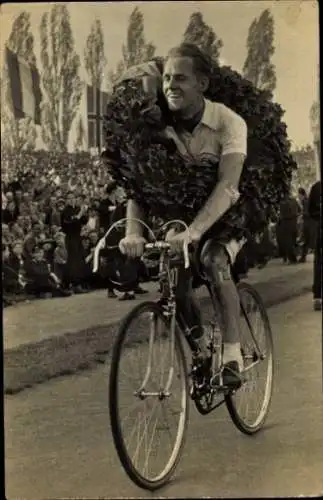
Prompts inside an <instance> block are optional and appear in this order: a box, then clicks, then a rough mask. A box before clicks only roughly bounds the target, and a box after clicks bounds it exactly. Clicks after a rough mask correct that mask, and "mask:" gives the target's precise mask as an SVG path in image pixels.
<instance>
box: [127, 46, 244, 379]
mask: <svg viewBox="0 0 323 500" xmlns="http://www.w3.org/2000/svg"><path fill="white" fill-rule="evenodd" d="M209 74H210V63H209V60H208V58H207V57H206V56H205V55H204V54H203V52H202V51H201V50H200V49H199V48H198V47H197V46H195V45H193V44H187V43H183V44H181V45H179V46H177V47H175V48H173V49H171V50H170V52H169V53H168V55H167V57H166V60H165V62H164V67H163V73H162V75H161V74H160V73H159V69H158V66H157V64H154V63H153V62H149V63H146V64H143V65H141V66H138V67H134V68H130V70H129V71H128V72H127V73H126V74H125V75H124V77H123V79H124V80H125V79H129V78H140V79H142V81H143V84H144V88H146V90H147V91H149V92H152V91H156V89H157V87H158V85H159V84H160V80H161V84H162V91H163V94H164V96H165V99H166V101H167V104H168V108H169V111H170V113H172V115H173V122H172V123H173V124H174V125H172V126H168V127H166V130H165V133H166V135H167V136H168V137H171V138H172V139H173V140H174V141H175V143H176V145H177V148H178V150H179V151H180V153H181V154H182V155H184V156H185V155H187V156H189V157H190V158H192V157H193V158H194V160H195V161H196V163H197V164H198V162H199V160H201V159H203V157H204V158H205V157H208V158H212V159H214V161H215V162H219V175H218V182H217V184H216V185H215V187H214V190H213V192H212V194H211V195H210V197H209V199H208V200H207V202H206V203H205V205H204V206H203V208H202V209H201V210H200V212H199V213H197V214H196V217H195V219H194V220H193V222H192V223H191V225H190V227H189V230H188V231H182V232H179V233H178V232H175V231H174V230H173V231H170V232H169V233H168V235H167V237H166V239H167V241H168V242H169V243H170V244H171V247H172V249H173V250H174V251H180V250H181V249H182V248H183V243H184V242H191V243H196V244H197V243H200V242H201V239H202V238H203V237H204V239H205V236H206V235H210V236H209V237H207V239H206V241H205V243H204V244H203V245H202V249H201V253H200V260H201V264H202V266H203V271H204V272H205V273H206V274H207V275H208V278H209V279H210V280H211V282H212V283H213V286H215V287H216V289H217V292H218V295H219V298H220V302H221V306H222V313H223V314H222V322H223V329H224V331H223V336H224V352H223V361H224V371H223V379H224V383H225V384H231V385H232V384H237V383H239V381H240V375H239V373H240V372H241V370H242V368H243V360H242V356H241V351H240V335H239V316H240V304H239V296H238V292H237V289H236V285H235V283H234V280H233V279H232V276H231V264H233V262H234V260H235V257H236V255H237V253H238V251H239V250H240V249H241V247H242V245H243V244H244V241H237V240H231V241H225V240H223V241H221V238H219V236H216V235H213V236H212V227H213V225H214V224H215V223H216V222H217V221H218V220H219V219H220V218H221V217H222V216H223V215H224V213H225V212H226V211H227V210H228V209H229V208H230V207H231V206H232V205H233V204H234V203H236V201H237V200H238V198H239V191H238V186H239V180H240V177H241V173H242V168H243V164H244V160H245V157H246V153H247V126H246V123H245V121H244V120H243V119H242V118H241V117H240V116H239V115H238V114H236V113H235V112H233V111H232V110H231V109H229V108H228V107H226V106H225V105H223V104H220V103H217V102H211V101H209V100H207V99H205V97H204V94H205V92H206V91H207V89H208V85H209ZM154 85H155V86H156V88H154ZM201 168H203V167H202V166H201ZM144 217H145V214H144V213H143V210H142V207H140V206H139V204H138V203H137V202H135V201H134V200H131V199H130V200H128V205H127V218H128V219H129V220H128V221H127V227H126V235H125V237H124V238H123V239H122V240H121V241H120V250H121V252H123V253H124V254H126V255H128V256H130V257H139V256H141V255H142V254H143V251H144V244H145V239H144V237H143V232H142V226H141V225H140V224H139V223H137V222H135V221H133V220H130V219H132V218H137V219H143V218H144ZM187 280H188V278H187V275H186V273H185V271H184V270H183V271H182V276H181V278H180V280H179V287H178V304H179V308H180V309H181V310H182V311H183V314H184V315H185V319H186V320H187V318H190V326H192V328H191V332H192V335H193V336H194V337H195V339H196V340H198V344H199V347H200V351H201V353H202V355H203V357H204V356H207V348H206V345H207V342H206V339H205V335H204V334H203V329H202V326H201V321H200V314H199V309H198V307H197V305H196V304H195V302H194V297H193V288H192V279H189V280H188V281H189V283H188V282H187Z"/></svg>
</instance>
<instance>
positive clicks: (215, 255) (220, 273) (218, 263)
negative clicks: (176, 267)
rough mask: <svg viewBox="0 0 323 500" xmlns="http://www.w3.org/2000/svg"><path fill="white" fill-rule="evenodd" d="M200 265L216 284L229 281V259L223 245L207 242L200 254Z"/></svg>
mask: <svg viewBox="0 0 323 500" xmlns="http://www.w3.org/2000/svg"><path fill="white" fill-rule="evenodd" d="M201 264H202V266H203V269H204V270H205V272H206V274H207V275H208V276H209V277H211V278H212V279H213V280H215V281H216V283H217V284H220V283H223V282H226V281H230V280H231V265H230V258H229V255H228V253H227V251H226V249H225V247H224V246H223V245H218V244H215V245H214V244H212V242H207V243H206V244H205V246H204V248H203V249H202V252H201Z"/></svg>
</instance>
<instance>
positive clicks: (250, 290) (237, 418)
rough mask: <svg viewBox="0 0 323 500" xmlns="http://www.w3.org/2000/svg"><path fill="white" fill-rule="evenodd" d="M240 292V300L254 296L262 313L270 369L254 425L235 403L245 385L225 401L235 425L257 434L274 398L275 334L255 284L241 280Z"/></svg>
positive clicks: (246, 432)
mask: <svg viewBox="0 0 323 500" xmlns="http://www.w3.org/2000/svg"><path fill="white" fill-rule="evenodd" d="M237 289H238V293H239V296H240V300H241V298H242V296H243V294H249V295H251V296H252V298H253V299H254V301H255V302H256V304H257V306H258V309H259V312H260V314H261V318H262V321H263V325H264V332H265V336H266V344H267V349H268V351H267V359H268V369H267V379H266V389H265V394H264V400H263V402H262V406H261V409H260V412H259V416H258V419H256V421H255V423H254V424H253V425H251V424H248V423H247V422H246V421H245V420H244V419H243V418H242V417H241V415H239V411H238V409H237V407H236V403H235V398H236V394H238V393H239V391H241V390H242V388H243V386H242V388H241V389H239V390H238V391H237V393H236V394H233V393H232V392H231V393H229V394H227V395H226V396H225V402H226V406H227V409H228V411H229V414H230V417H231V419H232V421H233V423H234V424H235V426H236V427H237V428H238V429H239V430H240V431H241V432H243V433H244V434H249V435H251V434H255V433H256V432H258V431H259V430H260V429H261V428H262V427H263V425H264V423H265V421H266V418H267V416H268V412H269V407H270V403H271V398H272V392H273V378H274V366H273V336H272V331H271V327H270V322H269V318H268V314H267V311H266V308H265V305H264V303H263V301H262V298H261V297H260V295H259V293H258V292H257V291H256V290H255V288H254V287H253V286H251V285H250V284H249V283H245V282H240V283H238V285H237ZM261 362H262V361H260V363H261Z"/></svg>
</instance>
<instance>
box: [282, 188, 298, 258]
mask: <svg viewBox="0 0 323 500" xmlns="http://www.w3.org/2000/svg"><path fill="white" fill-rule="evenodd" d="M300 211H301V209H300V206H299V204H298V203H297V200H296V199H295V198H293V197H292V195H287V196H286V197H285V199H284V200H283V201H282V202H281V204H280V214H279V219H278V223H277V243H278V248H279V254H280V256H281V257H282V258H283V261H284V262H287V261H288V263H289V264H296V263H297V257H296V245H297V219H298V216H299V214H300Z"/></svg>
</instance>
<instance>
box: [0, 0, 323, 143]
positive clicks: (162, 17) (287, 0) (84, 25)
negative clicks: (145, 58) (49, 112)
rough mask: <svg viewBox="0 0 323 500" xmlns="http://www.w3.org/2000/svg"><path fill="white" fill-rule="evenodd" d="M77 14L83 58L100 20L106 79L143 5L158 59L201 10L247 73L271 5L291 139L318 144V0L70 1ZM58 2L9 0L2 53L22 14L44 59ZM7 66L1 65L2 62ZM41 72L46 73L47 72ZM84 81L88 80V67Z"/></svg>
mask: <svg viewBox="0 0 323 500" xmlns="http://www.w3.org/2000/svg"><path fill="white" fill-rule="evenodd" d="M66 4H67V5H68V9H69V12H70V14H71V24H72V30H73V33H74V37H75V48H76V51H77V52H78V54H79V55H80V57H81V60H82V59H83V53H84V48H85V44H86V38H87V36H88V34H89V32H90V29H91V25H92V23H93V22H94V20H95V19H100V20H101V23H102V27H103V32H104V42H105V53H106V58H107V60H108V64H107V68H106V74H107V73H108V71H109V70H110V69H115V67H116V65H117V63H118V61H119V60H120V58H121V47H122V43H123V42H124V41H125V37H126V32H127V25H128V20H129V16H130V14H131V12H132V10H133V9H134V8H135V7H136V6H138V7H139V8H140V9H141V11H142V13H143V15H144V22H145V35H146V40H147V41H149V42H153V43H154V45H155V46H156V48H157V50H156V54H160V55H165V54H166V53H167V51H168V50H169V49H170V48H171V47H172V46H174V45H176V44H178V43H179V42H180V40H181V37H182V35H183V33H184V31H185V28H186V26H187V23H188V19H189V17H190V15H191V14H192V13H193V12H196V11H200V12H201V13H202V15H203V18H204V20H205V22H206V23H207V24H209V25H210V26H211V27H212V28H213V29H214V31H215V33H216V34H217V36H218V37H220V38H221V39H222V41H223V48H222V49H221V60H222V61H223V62H224V63H225V64H229V65H230V66H231V67H232V68H233V69H235V70H237V71H239V72H241V70H242V67H243V64H244V61H245V58H246V55H247V48H246V40H247V35H248V28H249V26H250V24H251V22H252V20H253V19H254V18H255V17H258V16H259V15H260V14H261V12H262V11H263V10H264V9H265V8H269V9H270V10H271V13H272V15H273V17H274V23H275V53H274V56H273V58H272V62H273V63H274V64H275V66H276V75H277V87H276V91H275V96H274V98H275V101H276V102H278V103H279V104H280V105H281V106H282V107H283V109H285V111H286V113H285V117H284V119H285V121H286V123H287V126H288V134H289V137H290V139H291V140H292V142H293V145H294V146H297V147H300V146H302V145H305V144H307V143H311V142H312V134H311V128H310V121H309V111H310V107H311V105H312V103H313V101H314V100H316V99H318V92H319V81H318V78H319V69H318V63H319V21H318V5H317V2H316V1H314V0H271V1H262V0H253V1H242V0H241V1H239V0H237V1H224V0H213V1H200V2H188V1H186V2H181V1H177V2H164V1H161V0H160V1H155V2H153V1H150V2H89V3H78V2H75V3H74V2H67V3H66ZM50 8H51V3H49V2H48V3H37V4H36V3H27V2H26V3H12V4H10V3H7V4H2V6H1V34H0V53H1V59H2V54H3V48H4V45H5V43H6V40H7V38H8V36H9V33H10V30H11V26H12V22H13V20H14V19H15V17H16V16H17V15H19V13H20V12H21V11H22V10H25V11H27V12H29V13H30V15H31V26H32V31H33V34H34V37H35V53H36V57H37V59H38V61H39V53H40V41H39V25H40V21H41V17H42V15H43V14H44V13H45V12H48V11H49V10H50ZM1 65H2V62H1ZM40 70H41V68H40ZM81 77H82V78H83V79H84V80H87V76H86V72H85V69H84V67H82V70H81Z"/></svg>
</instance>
